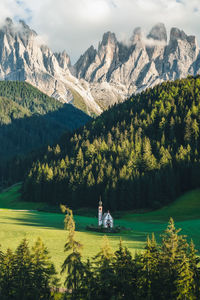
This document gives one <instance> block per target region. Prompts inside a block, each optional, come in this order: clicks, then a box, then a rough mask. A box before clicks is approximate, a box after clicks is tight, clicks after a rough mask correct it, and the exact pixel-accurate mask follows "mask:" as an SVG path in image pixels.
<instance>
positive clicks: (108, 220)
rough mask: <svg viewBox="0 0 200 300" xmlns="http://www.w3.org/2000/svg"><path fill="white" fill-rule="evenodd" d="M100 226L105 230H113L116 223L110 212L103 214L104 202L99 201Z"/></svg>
mask: <svg viewBox="0 0 200 300" xmlns="http://www.w3.org/2000/svg"><path fill="white" fill-rule="evenodd" d="M98 225H99V226H103V227H104V228H113V225H114V222H113V217H112V216H111V214H110V212H109V211H108V212H107V213H104V214H103V206H102V201H101V200H100V201H99V208H98Z"/></svg>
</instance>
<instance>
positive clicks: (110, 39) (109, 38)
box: [101, 31, 117, 46]
mask: <svg viewBox="0 0 200 300" xmlns="http://www.w3.org/2000/svg"><path fill="white" fill-rule="evenodd" d="M109 43H111V44H116V43H117V39H116V36H115V34H114V33H113V32H110V31H108V32H106V33H104V35H103V39H102V42H101V45H104V46H105V45H107V44H109Z"/></svg>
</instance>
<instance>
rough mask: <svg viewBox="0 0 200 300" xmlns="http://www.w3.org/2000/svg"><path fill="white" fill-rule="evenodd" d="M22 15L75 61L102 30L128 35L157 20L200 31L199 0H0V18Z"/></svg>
mask: <svg viewBox="0 0 200 300" xmlns="http://www.w3.org/2000/svg"><path fill="white" fill-rule="evenodd" d="M6 16H11V17H15V18H17V19H19V18H23V19H25V20H26V21H27V22H28V24H29V25H30V26H31V27H32V28H33V29H34V30H36V32H38V33H39V34H40V35H41V36H47V37H48V43H49V46H50V47H51V48H52V49H53V50H55V51H62V50H64V49H65V50H66V51H67V53H69V55H70V56H71V58H72V61H75V60H76V59H77V58H78V57H79V56H80V54H82V53H83V52H84V51H85V50H86V49H87V48H88V47H89V46H90V45H92V44H93V45H94V46H96V47H97V46H98V42H99V41H100V40H101V38H102V35H103V33H104V32H106V31H113V32H115V33H116V35H117V37H118V39H128V37H130V36H131V34H132V32H133V30H134V28H135V27H137V26H141V27H142V28H143V29H144V30H145V31H146V32H148V31H149V30H150V29H151V27H152V26H153V25H154V24H155V23H157V22H163V23H165V24H166V27H167V29H168V32H169V30H170V28H171V27H178V28H180V29H183V30H184V31H185V32H186V33H187V34H194V35H196V36H197V37H198V36H199V34H200V30H199V28H200V1H199V0H167V1H166V0H56V1H55V0H42V1H41V0H20V1H19V0H18V1H16V0H1V1H0V19H1V20H2V19H3V18H5V17H6Z"/></svg>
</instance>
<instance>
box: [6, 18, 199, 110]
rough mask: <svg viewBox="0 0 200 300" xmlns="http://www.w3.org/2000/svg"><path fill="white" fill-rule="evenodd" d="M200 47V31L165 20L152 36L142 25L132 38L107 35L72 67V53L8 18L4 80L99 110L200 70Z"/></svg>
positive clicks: (64, 100)
mask: <svg viewBox="0 0 200 300" xmlns="http://www.w3.org/2000/svg"><path fill="white" fill-rule="evenodd" d="M199 70H200V49H199V46H198V43H197V40H196V37H195V36H188V35H187V34H185V33H184V32H183V31H182V30H179V29H178V28H172V29H171V31H170V36H169V39H168V37H167V31H166V28H165V26H164V24H162V23H158V24H156V25H155V26H154V27H153V28H152V29H151V30H150V31H149V33H148V34H147V35H145V34H144V32H143V31H142V29H141V28H139V27H138V28H136V29H135V30H134V31H133V34H132V36H131V37H130V39H129V41H128V42H126V43H123V42H120V41H118V40H117V38H116V36H115V34H114V33H111V32H107V33H105V34H104V35H103V38H102V41H101V42H100V43H99V46H98V49H95V48H94V47H93V46H91V47H90V48H89V49H87V51H86V52H85V53H84V54H83V55H81V57H80V58H79V59H78V61H77V62H76V63H75V64H74V65H73V66H72V65H71V62H70V57H69V55H68V54H67V53H66V52H65V51H63V52H62V53H54V52H53V51H52V50H51V49H50V48H49V47H48V46H47V45H45V44H44V42H43V41H42V40H41V39H40V37H39V36H38V35H37V33H36V32H35V31H34V30H32V29H30V27H29V26H28V25H27V24H26V23H25V22H24V21H19V23H18V24H14V23H13V21H12V20H11V19H10V18H7V19H6V21H5V24H4V25H3V26H2V27H1V29H0V79H1V80H19V81H26V82H29V83H31V84H32V85H34V86H35V87H37V88H38V89H40V90H41V91H43V92H45V93H46V94H48V95H49V96H52V97H54V98H56V99H57V100H59V101H61V102H65V103H71V104H73V105H75V106H76V107H77V108H79V109H81V110H83V111H85V112H86V113H88V114H89V115H99V114H100V113H101V112H102V111H103V110H105V109H107V108H108V107H109V106H111V105H113V104H114V103H116V102H117V103H118V102H122V101H124V100H125V99H127V97H129V96H130V95H132V94H136V93H138V92H140V91H142V90H144V89H146V88H147V87H152V86H154V85H156V84H159V83H161V82H163V81H166V80H175V79H178V78H183V77H186V76H187V75H188V74H190V75H196V74H198V73H199Z"/></svg>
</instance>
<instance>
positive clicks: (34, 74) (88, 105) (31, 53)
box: [0, 18, 102, 114]
mask: <svg viewBox="0 0 200 300" xmlns="http://www.w3.org/2000/svg"><path fill="white" fill-rule="evenodd" d="M70 67H71V63H70V59H69V56H68V55H67V53H66V52H62V53H53V52H52V51H51V50H50V49H49V48H48V47H47V46H46V45H44V43H43V42H42V41H41V40H40V38H39V37H38V35H37V34H36V32H35V31H33V30H31V29H30V28H29V27H28V26H27V25H26V24H25V23H24V22H23V21H20V22H19V24H17V25H16V24H13V22H12V20H11V19H9V18H8V19H6V21H5V25H4V26H3V27H2V28H1V29H0V80H20V81H27V82H29V83H31V84H32V85H34V86H36V87H37V88H39V89H40V90H41V91H43V92H45V93H46V94H48V95H49V96H53V97H55V98H56V99H58V100H59V101H62V102H66V103H69V102H70V103H73V102H75V104H76V106H77V107H80V108H82V109H84V110H85V111H86V112H88V113H89V114H90V113H95V114H99V113H101V111H102V110H101V109H100V107H99V106H98V105H97V104H96V102H95V101H94V99H93V97H92V95H91V93H90V88H89V85H88V84H87V82H85V81H84V80H83V79H82V80H78V79H77V78H75V77H74V76H73V75H72V74H71V72H70Z"/></svg>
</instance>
